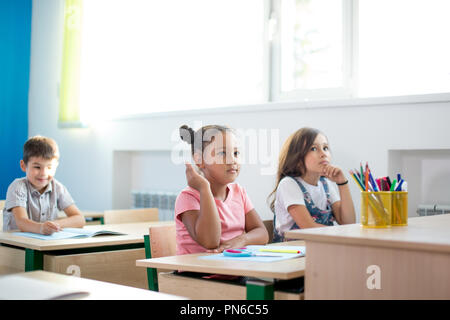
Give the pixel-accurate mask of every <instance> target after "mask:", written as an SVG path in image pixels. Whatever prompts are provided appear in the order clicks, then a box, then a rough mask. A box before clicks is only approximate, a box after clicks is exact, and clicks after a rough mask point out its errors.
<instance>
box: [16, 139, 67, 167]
mask: <svg viewBox="0 0 450 320" xmlns="http://www.w3.org/2000/svg"><path fill="white" fill-rule="evenodd" d="M31 157H40V158H44V159H46V160H51V159H53V158H56V159H59V149H58V145H57V144H56V142H55V140H53V139H51V138H47V137H43V136H34V137H31V138H29V139H28V140H27V142H25V144H24V146H23V159H22V160H23V162H25V164H27V163H28V161H29V160H30V158H31Z"/></svg>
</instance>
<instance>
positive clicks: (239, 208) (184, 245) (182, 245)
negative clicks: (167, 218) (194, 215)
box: [175, 183, 253, 254]
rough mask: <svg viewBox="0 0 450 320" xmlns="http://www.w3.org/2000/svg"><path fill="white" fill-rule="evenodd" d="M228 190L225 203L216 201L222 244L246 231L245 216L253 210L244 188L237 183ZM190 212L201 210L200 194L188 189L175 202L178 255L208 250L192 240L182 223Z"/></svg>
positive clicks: (229, 186) (230, 185) (229, 185)
mask: <svg viewBox="0 0 450 320" xmlns="http://www.w3.org/2000/svg"><path fill="white" fill-rule="evenodd" d="M228 189H229V190H228V195H227V198H226V199H225V201H221V200H217V199H215V201H216V206H217V211H218V212H219V217H220V222H221V228H222V236H221V237H220V241H221V242H222V241H226V240H229V239H232V238H234V237H236V236H238V235H240V234H242V233H243V232H244V231H245V215H246V214H247V213H248V212H249V211H251V210H252V209H253V205H252V203H251V201H250V199H249V198H248V196H247V193H246V192H245V190H244V188H242V187H241V186H239V185H238V184H236V183H230V184H228ZM190 210H200V192H198V191H197V190H195V189H193V188H191V187H186V188H185V189H184V190H183V191H181V193H180V194H179V195H178V197H177V200H176V202H175V226H176V231H177V254H187V253H198V252H205V251H206V250H207V249H205V248H204V247H202V246H201V245H199V244H198V243H197V242H196V241H195V240H194V239H192V237H191V236H190V234H189V232H188V230H187V229H186V226H185V225H184V223H183V221H181V214H182V213H183V212H186V211H190Z"/></svg>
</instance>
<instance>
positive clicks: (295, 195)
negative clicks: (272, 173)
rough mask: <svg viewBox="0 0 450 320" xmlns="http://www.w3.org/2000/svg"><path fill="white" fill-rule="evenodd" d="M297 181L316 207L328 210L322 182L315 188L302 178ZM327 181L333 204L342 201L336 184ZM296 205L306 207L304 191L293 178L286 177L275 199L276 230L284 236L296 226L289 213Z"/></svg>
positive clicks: (282, 180)
mask: <svg viewBox="0 0 450 320" xmlns="http://www.w3.org/2000/svg"><path fill="white" fill-rule="evenodd" d="M295 179H297V180H298V181H300V182H301V183H302V185H303V186H304V187H305V189H306V191H308V193H309V194H310V196H311V199H312V201H313V202H314V204H315V205H316V207H318V208H319V209H321V210H326V209H327V195H326V193H325V189H324V188H323V183H322V182H321V181H320V180H319V181H318V182H317V186H314V185H311V184H309V183H307V182H305V181H304V180H303V179H302V178H300V177H296V178H295ZM325 180H326V182H327V185H328V191H329V193H330V201H331V204H333V203H335V202H336V201H340V200H341V198H340V197H339V192H338V190H337V186H336V184H335V183H334V182H331V181H330V180H328V179H326V178H325ZM294 204H300V205H304V206H306V204H305V199H304V197H303V191H302V189H300V186H299V185H298V184H297V182H295V181H294V180H293V179H292V178H291V177H284V178H283V179H281V181H280V183H279V184H278V188H277V192H276V197H275V215H276V217H277V218H276V221H275V229H276V230H277V231H278V233H280V234H284V232H286V231H289V230H290V229H291V228H292V226H293V225H294V223H295V221H294V219H293V218H292V216H291V215H290V213H289V212H288V208H289V206H291V205H294Z"/></svg>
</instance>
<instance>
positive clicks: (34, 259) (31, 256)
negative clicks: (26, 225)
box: [25, 249, 44, 272]
mask: <svg viewBox="0 0 450 320" xmlns="http://www.w3.org/2000/svg"><path fill="white" fill-rule="evenodd" d="M43 269H44V254H43V253H42V252H41V251H38V250H33V249H25V272H28V271H34V270H43Z"/></svg>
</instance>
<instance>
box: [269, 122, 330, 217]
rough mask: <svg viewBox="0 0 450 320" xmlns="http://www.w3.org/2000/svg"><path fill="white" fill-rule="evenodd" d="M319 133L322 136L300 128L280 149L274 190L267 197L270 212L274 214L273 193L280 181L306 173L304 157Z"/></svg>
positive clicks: (313, 130) (311, 129) (315, 130)
mask: <svg viewBox="0 0 450 320" xmlns="http://www.w3.org/2000/svg"><path fill="white" fill-rule="evenodd" d="M319 133H320V134H323V133H322V132H320V131H319V130H317V129H314V128H301V129H299V130H297V131H296V132H294V133H293V134H291V135H290V136H289V138H287V140H286V141H285V142H284V144H283V146H282V147H281V151H280V155H279V158H278V170H277V179H276V185H275V189H273V191H272V192H271V193H270V194H269V196H268V197H267V200H268V201H270V209H271V210H272V212H275V193H276V191H277V188H278V185H279V184H280V181H281V179H283V178H284V177H287V176H291V177H298V176H303V175H304V174H305V173H306V166H305V156H306V154H307V153H308V151H309V150H310V149H311V146H312V145H313V144H314V140H316V137H317V135H318V134H319Z"/></svg>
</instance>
